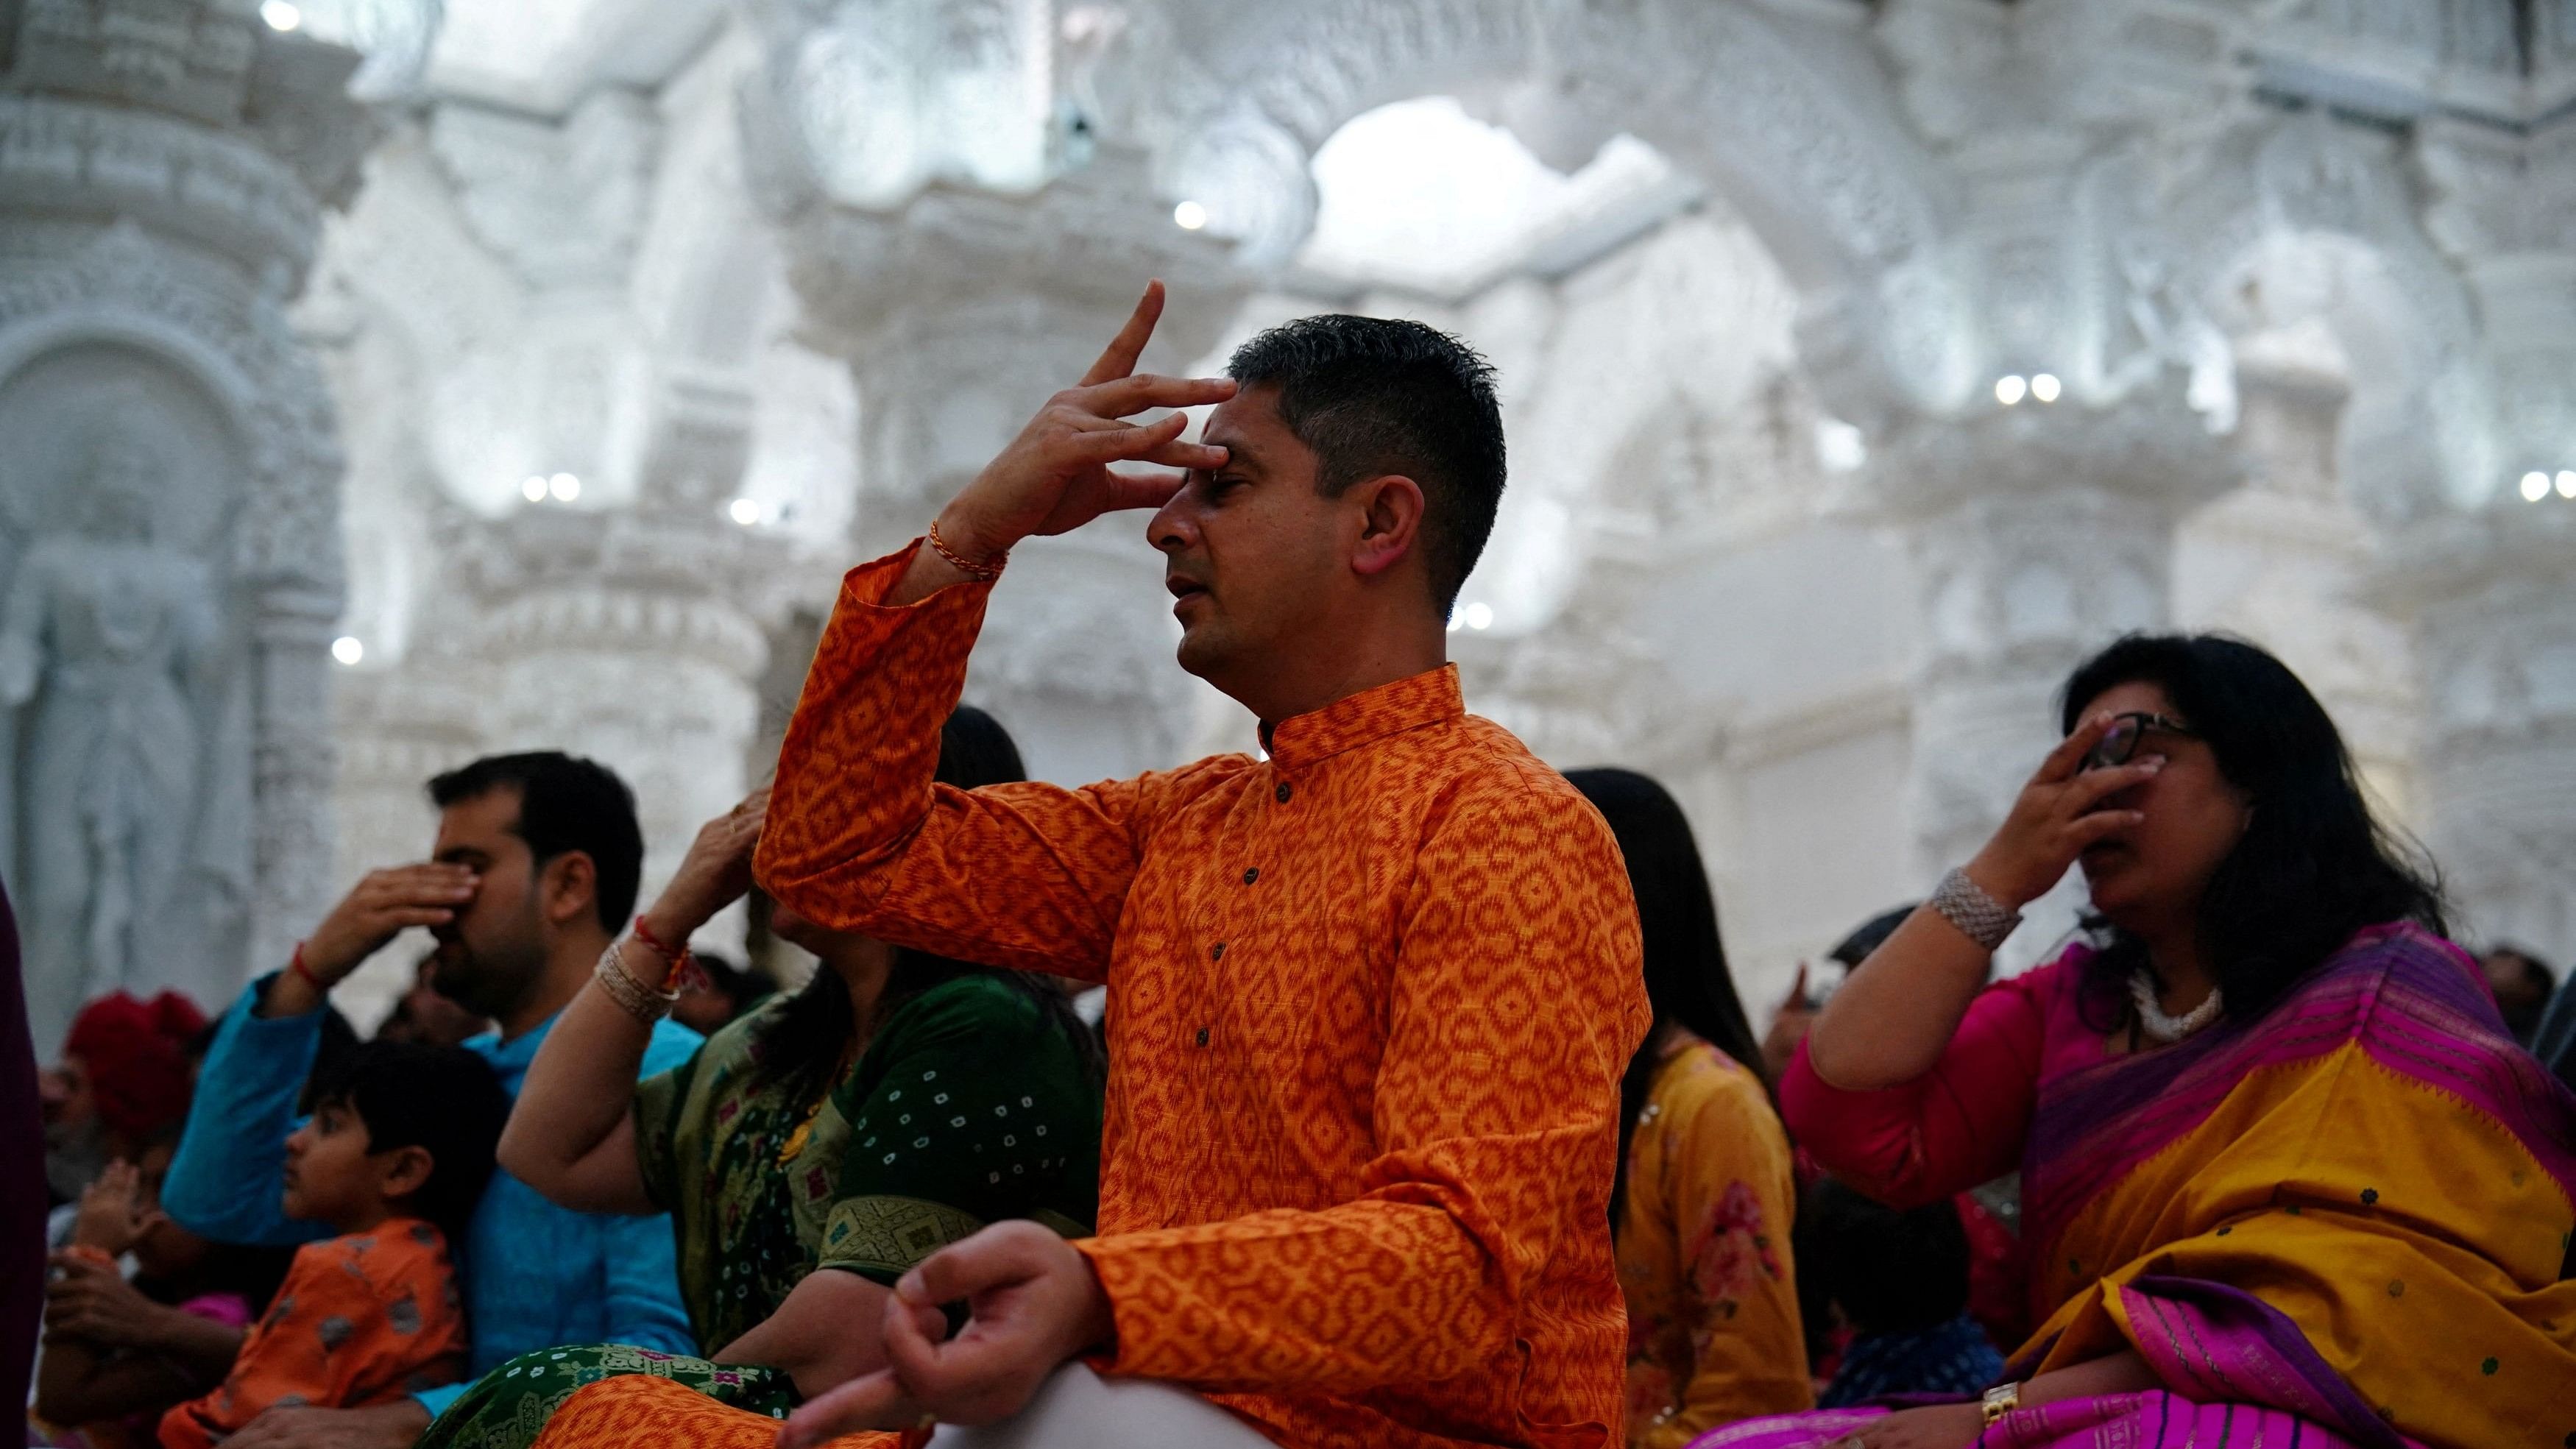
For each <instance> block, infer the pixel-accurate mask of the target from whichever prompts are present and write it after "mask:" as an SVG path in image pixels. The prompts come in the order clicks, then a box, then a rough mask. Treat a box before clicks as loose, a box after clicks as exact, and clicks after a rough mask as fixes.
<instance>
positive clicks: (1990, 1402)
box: [1979, 1384, 2021, 1426]
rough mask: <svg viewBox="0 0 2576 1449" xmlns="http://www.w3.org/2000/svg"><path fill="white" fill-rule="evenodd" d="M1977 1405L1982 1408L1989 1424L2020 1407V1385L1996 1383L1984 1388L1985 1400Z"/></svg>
mask: <svg viewBox="0 0 2576 1449" xmlns="http://www.w3.org/2000/svg"><path fill="white" fill-rule="evenodd" d="M1979 1407H1980V1408H1982V1409H1983V1410H1984V1412H1985V1415H1986V1423H1987V1424H1988V1425H1989V1426H1991V1425H1992V1424H1994V1422H1995V1421H1996V1420H1998V1419H2001V1418H2002V1417H2003V1416H2004V1415H2006V1414H2009V1413H2011V1412H2012V1411H2013V1410H2015V1409H2018V1408H2020V1407H2021V1385H2019V1384H1997V1385H1996V1386H1994V1387H1993V1388H1991V1389H1988V1390H1986V1398H1985V1402H1984V1403H1983V1404H1981V1405H1980V1406H1979Z"/></svg>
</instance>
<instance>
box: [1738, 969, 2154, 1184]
mask: <svg viewBox="0 0 2576 1449" xmlns="http://www.w3.org/2000/svg"><path fill="white" fill-rule="evenodd" d="M2091 954H2092V953H2091V952H2090V950H2088V949H2087V948H2085V947H2081V946H2079V947H2076V948H2074V949H2072V950H2070V951H2068V952H2066V954H2064V955H2062V956H2060V957H2058V958H2057V959H2056V960H2055V961H2052V962H2050V963H2049V964H2048V965H2045V966H2041V967H2038V968H2036V969H2034V970H2031V971H2027V972H2024V973H2023V974H2022V975H2019V976H2015V977H2011V978H2009V979H2007V980H2004V981H1999V982H1997V983H1995V984H1994V985H1992V986H1989V987H1987V988H1986V989H1985V990H1984V991H1982V992H1980V993H1978V995H1977V999H1976V1000H1974V1001H1972V1002H1970V1003H1969V1004H1968V1014H1967V1015H1966V1016H1965V1017H1964V1018H1962V1019H1961V1020H1960V1022H1959V1029H1958V1030H1957V1031H1956V1032H1954V1033H1952V1034H1951V1037H1950V1045H1949V1046H1948V1047H1946V1048H1944V1049H1943V1050H1942V1052H1941V1060H1940V1061H1938V1062H1936V1063H1934V1064H1933V1067H1932V1070H1930V1071H1928V1072H1925V1073H1924V1074H1923V1075H1922V1076H1920V1077H1917V1078H1915V1079H1914V1080H1913V1081H1910V1082H1907V1083H1904V1084H1903V1085H1901V1086H1895V1087H1886V1088H1882V1089H1880V1090H1878V1091H1874V1092H1851V1091H1845V1090H1844V1089H1842V1088H1840V1087H1836V1086H1833V1085H1831V1084H1829V1083H1827V1082H1826V1081H1825V1079H1824V1078H1822V1077H1819V1076H1817V1075H1816V1069H1815V1068H1814V1067H1812V1066H1810V1065H1808V1062H1807V1047H1806V1044H1805V1043H1804V1042H1801V1043H1799V1046H1798V1053H1797V1055H1796V1056H1795V1057H1794V1058H1792V1059H1791V1060H1790V1063H1789V1071H1788V1074H1787V1075H1786V1076H1785V1077H1783V1078H1782V1079H1781V1082H1780V1115H1781V1117H1782V1118H1784V1119H1785V1120H1786V1121H1787V1123H1788V1125H1789V1135H1790V1136H1791V1137H1792V1138H1793V1139H1795V1140H1796V1141H1797V1142H1798V1144H1799V1145H1800V1146H1802V1147H1804V1148H1806V1149H1807V1151H1808V1152H1809V1153H1810V1154H1811V1155H1813V1156H1814V1158H1815V1159H1816V1161H1818V1162H1819V1163H1822V1164H1823V1165H1824V1167H1825V1170H1826V1171H1828V1172H1831V1173H1832V1174H1833V1175H1834V1176H1836V1177H1838V1178H1841V1179H1842V1180H1843V1181H1845V1182H1848V1183H1850V1184H1851V1185H1852V1186H1854V1187H1857V1188H1859V1189H1860V1190H1861V1191H1863V1192H1866V1193H1868V1194H1869V1195H1870V1196H1872V1197H1874V1198H1877V1199H1878V1200H1880V1201H1881V1202H1884V1203H1886V1204H1888V1205H1889V1206H1891V1207H1896V1208H1914V1207H1921V1206H1924V1205H1926V1204H1928V1203H1936V1202H1939V1201H1941V1200H1943V1199H1944V1198H1948V1197H1951V1196H1953V1195H1955V1194H1957V1193H1961V1192H1965V1191H1966V1190H1967V1189H1969V1188H1972V1187H1975V1186H1976V1185H1977V1184H1979V1183H1982V1182H1990V1181H1992V1180H1994V1179H1995V1178H1998V1177H2001V1176H2003V1175H2004V1174H2005V1173H2007V1172H2011V1171H2013V1170H2014V1169H2016V1168H2018V1167H2020V1166H2021V1158H2022V1144H2023V1142H2024V1140H2025V1139H2026V1138H2027V1137H2028V1136H2029V1133H2030V1119H2031V1109H2032V1107H2033V1105H2034V1104H2035V1103H2036V1102H2037V1101H2038V1099H2039V1082H2040V1078H2041V1077H2042V1076H2043V1075H2048V1076H2054V1075H2056V1074H2057V1073H2058V1072H2060V1071H2063V1070H2065V1069H2066V1068H2067V1067H2068V1066H2070V1065H2073V1063H2072V1062H2071V1061H2070V1060H2068V1058H2069V1057H2070V1056H2073V1055H2075V1054H2078V1053H2084V1052H2086V1051H2087V1050H2088V1048H2089V1052H2090V1054H2091V1055H2092V1056H2093V1057H2096V1058H2098V1057H2099V1056H2100V1055H2101V1053H2102V1052H2103V1051H2104V1046H2103V1043H2102V1040H2101V1038H2100V1037H2099V1036H2098V1035H2096V1034H2094V1033H2091V1032H2087V1031H2085V1030H2083V1028H2082V1024H2081V1023H2080V1022H2078V1021H2077V1020H2076V1019H2075V1012H2074V1004H2075V1003H2074V997H2075V986H2076V979H2077V975H2078V969H2079V967H2080V965H2081V963H2082V962H2083V960H2084V959H2085V958H2086V957H2087V956H2089V955H2091ZM2052 1028H2053V1030H2052ZM2052 1036H2053V1037H2054V1040H2052Z"/></svg>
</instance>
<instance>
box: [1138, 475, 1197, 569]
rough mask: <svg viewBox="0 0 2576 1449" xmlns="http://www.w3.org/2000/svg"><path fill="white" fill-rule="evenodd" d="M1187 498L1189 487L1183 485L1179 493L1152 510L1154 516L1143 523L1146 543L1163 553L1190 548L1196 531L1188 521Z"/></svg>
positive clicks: (1188, 508)
mask: <svg viewBox="0 0 2576 1449" xmlns="http://www.w3.org/2000/svg"><path fill="white" fill-rule="evenodd" d="M1189 496H1190V490H1189V486H1188V485H1187V484H1184V485H1182V487H1181V491H1180V492H1178V493H1175V494H1173V495H1172V496H1171V498H1170V499H1168V500H1166V501H1165V502H1164V504H1163V506H1162V507H1160V508H1157V509H1155V510H1154V516H1153V517H1152V518H1150V519H1148V520H1146V523H1145V541H1146V542H1147V543H1149V544H1152V545H1153V546H1154V547H1155V548H1158V549H1160V550H1162V551H1163V552H1165V553H1179V552H1181V551H1182V550H1184V549H1187V548H1188V547H1189V546H1190V540H1191V538H1192V537H1193V536H1194V534H1195V531H1196V530H1195V527H1194V525H1193V524H1192V522H1191V520H1190V506H1189V503H1188V499H1189Z"/></svg>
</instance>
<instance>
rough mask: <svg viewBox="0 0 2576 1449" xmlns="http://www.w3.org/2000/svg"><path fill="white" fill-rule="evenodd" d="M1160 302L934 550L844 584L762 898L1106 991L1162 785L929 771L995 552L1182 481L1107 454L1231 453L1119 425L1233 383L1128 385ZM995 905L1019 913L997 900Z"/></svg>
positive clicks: (1218, 395) (1182, 459)
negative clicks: (951, 783)
mask: <svg viewBox="0 0 2576 1449" xmlns="http://www.w3.org/2000/svg"><path fill="white" fill-rule="evenodd" d="M1161 306H1162V291H1161V288H1160V286H1159V285H1157V286H1156V287H1155V288H1153V289H1152V290H1150V291H1148V293H1147V294H1146V299H1145V302H1144V303H1143V304H1141V305H1140V306H1139V307H1138V309H1137V313H1136V316H1135V317H1134V318H1132V319H1130V321H1129V323H1128V326H1127V330H1126V331H1125V332H1122V333H1121V334H1120V335H1119V338H1118V340H1117V341H1115V342H1113V343H1112V344H1111V345H1110V348H1109V351H1108V352H1106V353H1104V354H1103V355H1102V357H1101V359H1100V361H1099V363H1097V364H1095V365H1094V367H1093V369H1092V372H1091V373H1090V374H1089V375H1088V376H1087V377H1086V378H1085V380H1084V383H1083V385H1081V386H1078V387H1074V388H1071V389H1068V390H1067V391H1065V392H1062V393H1058V394H1057V395H1056V396H1055V397H1054V398H1053V399H1052V400H1050V401H1049V402H1048V404H1047V406H1046V407H1045V408H1044V409H1043V410H1041V411H1040V412H1039V414H1038V415H1037V417H1036V418H1034V419H1032V420H1031V421H1030V423H1029V425H1028V427H1027V428H1026V429H1024V430H1023V431H1022V432H1021V434H1020V436H1019V437H1018V438H1017V439H1016V440H1014V441H1013V442H1012V444H1011V445H1010V446H1009V447H1008V448H1006V449H1004V450H1003V452H1002V454H1001V456H999V457H997V458H995V459H994V460H993V462H992V464H991V465H990V466H988V467H986V468H985V469H984V471H983V472H982V473H980V474H978V475H977V476H976V478H975V480H974V481H973V482H972V483H970V484H968V485H967V487H966V488H965V490H964V491H962V492H961V493H959V494H958V496H957V498H956V499H955V500H954V501H953V502H951V503H950V504H949V505H948V507H947V508H946V510H944V511H943V512H942V513H941V514H940V516H939V519H938V521H937V522H936V523H935V524H934V525H933V526H932V531H931V536H930V539H929V540H927V546H925V545H921V544H916V545H915V546H914V547H912V548H910V549H907V550H905V551H903V552H900V553H897V554H895V555H893V556H891V557H889V558H886V559H882V560H879V561H878V562H876V563H872V564H868V565H865V566H862V567H860V568H858V569H855V570H853V571H852V572H851V573H850V575H849V578H848V580H847V582H846V583H845V585H844V587H843V589H842V594H841V600H840V603H839V605H838V607H836V608H835V609H834V610H833V614H832V621H831V624H830V625H829V626H828V627H827V628H826V629H825V630H824V634H823V641H822V645H821V647H820V648H819V649H818V650H817V651H816V653H815V657H814V665H813V668H812V670H811V671H810V672H809V673H808V674H807V676H806V680H805V692H804V695H803V696H802V697H801V698H800V699H799V700H798V701H797V705H796V713H795V715H794V717H793V718H792V719H791V720H790V721H789V723H788V727H787V738H786V741H785V743H784V745H783V746H782V747H781V749H780V751H779V760H778V778H777V783H776V786H775V790H774V793H773V794H772V796H771V808H770V814H769V824H768V826H767V828H766V830H765V831H764V832H763V835H762V837H761V842H760V850H759V854H758V856H757V858H756V861H755V866H756V873H757V875H758V876H759V879H760V883H761V885H762V887H763V888H765V889H766V890H768V891H769V893H770V894H771V895H773V896H775V897H777V898H778V899H779V900H780V901H781V902H783V903H785V904H786V905H788V906H789V907H791V908H792V909H794V910H795V911H796V912H797V913H798V914H800V915H803V916H805V917H807V918H808V919H811V920H813V921H815V922H817V923H819V924H821V925H824V926H827V927H830V928H832V929H834V930H844V931H858V932H862V933H865V934H867V935H870V936H874V937H877V938H878V939H881V940H886V941H892V942H894V943H895V944H897V945H903V946H913V947H918V948H920V949H924V950H929V951H934V952H937V953H939V954H942V955H947V956H955V957H962V958H965V959H968V960H975V961H982V962H987V963H990V964H994V965H1006V966H1016V967H1021V968H1023V969H1028V970H1040V971H1056V972H1066V973H1070V974H1075V975H1083V976H1089V977H1092V978H1094V979H1097V978H1098V977H1099V976H1100V975H1101V974H1102V973H1104V972H1105V971H1106V970H1107V966H1108V959H1109V945H1110V941H1111V938H1112V937H1113V936H1114V935H1115V933H1116V929H1117V923H1118V914H1119V911H1120V909H1121V907H1122V905H1123V903H1124V901H1125V899H1126V891H1127V882H1128V880H1129V878H1130V877H1131V876H1132V874H1133V872H1134V869H1135V865H1136V861H1137V859H1138V857H1139V854H1140V852H1141V845H1140V837H1139V834H1138V826H1139V820H1140V812H1145V811H1150V810H1151V809H1153V808H1155V807H1156V804H1157V802H1158V801H1160V800H1163V799H1167V798H1168V794H1167V786H1168V782H1167V781H1161V780H1157V779H1155V778H1153V777H1148V779H1146V780H1144V781H1138V782H1128V783H1124V784H1116V785H1105V786H1095V787H1093V788H1091V789H1087V790H1079V791H1066V790H1059V789H1054V788H1051V787H1048V786H1044V785H1036V784H1027V785H1008V786H1001V787H996V788H992V789H986V790H979V791H973V792H967V791H959V790H950V789H946V788H944V787H938V786H935V785H934V784H933V783H932V774H933V772H934V771H935V770H936V768H937V766H938V761H939V728H940V725H941V724H942V723H943V722H945V721H946V719H947V718H948V715H949V712H950V711H951V710H952V709H954V708H955V707H956V703H957V697H958V694H959V692H960V690H962V689H963V687H964V684H965V677H966V656H967V652H968V651H969V649H971V648H972V647H973V644H974V640H975V633H976V630H977V628H978V627H979V626H980V624H981V623H982V620H983V611H984V600H985V598H986V596H987V594H988V593H989V591H990V588H991V582H992V579H993V578H994V577H995V576H996V574H998V572H999V564H1000V560H1001V557H1002V555H1003V554H1004V553H1006V552H1008V551H1009V549H1010V548H1011V547H1012V545H1014V544H1016V543H1018V542H1019V541H1020V540H1021V539H1024V538H1029V537H1034V536H1038V535H1043V534H1054V533H1062V532H1065V531H1066V530H1068V529H1072V528H1077V527H1079V526H1081V525H1082V524H1084V523H1088V522H1090V521H1091V520H1092V519H1094V518H1096V517H1099V516H1100V515H1101V514H1103V513H1107V512H1110V511H1113V510H1116V509H1123V508H1142V507H1153V506H1157V505H1159V504H1161V503H1162V502H1163V501H1164V500H1165V499H1167V498H1169V497H1170V496H1171V493H1172V491H1173V489H1174V488H1175V487H1177V486H1178V479H1177V476H1176V475H1163V476H1161V477H1159V478H1156V477H1143V476H1131V475H1127V474H1122V473H1116V472H1112V471H1111V470H1110V467H1109V465H1110V464H1111V463H1114V462H1122V461H1135V462H1154V463H1161V464H1164V465H1167V466H1176V467H1207V466H1211V465H1213V464H1215V463H1221V462H1222V461H1223V460H1224V456H1225V452H1224V450H1223V449H1221V448H1209V447H1203V446H1200V445H1197V444H1191V443H1182V442H1179V441H1177V439H1178V437H1179V435H1180V431H1181V429H1182V428H1183V427H1184V426H1186V423H1187V419H1186V417H1185V416H1184V415H1183V414H1180V413H1173V414H1171V415H1169V416H1167V417H1164V418H1162V419H1161V420H1159V421H1156V422H1153V423H1150V424H1144V425H1131V424H1128V423H1124V422H1121V421H1119V419H1121V418H1122V417H1124V416H1127V415H1129V414H1132V413H1137V412H1142V411H1145V410H1148V409H1152V408H1158V407H1170V408H1179V407H1187V406H1191V405H1194V404H1198V403H1206V402H1217V401H1221V400H1222V399H1224V398H1226V397H1228V396H1231V395H1232V393H1233V390H1234V385H1233V384H1232V383H1231V382H1227V381H1224V380H1222V379H1217V380H1202V381H1189V380H1184V379H1176V378H1164V377H1152V376H1131V375H1129V374H1130V372H1131V370H1132V368H1133V367H1134V364H1135V360H1136V356H1137V354H1138V353H1139V352H1140V351H1142V349H1143V347H1144V345H1145V339H1146V338H1147V337H1148V336H1150V335H1151V333H1152V331H1153V321H1154V317H1155V316H1156V315H1157V314H1159V312H1160V310H1161ZM961 562H962V563H963V564H964V565H965V566H964V567H961V566H960V563H961ZM1003 893H1007V895H1008V897H1009V900H1010V909H1009V910H1007V911H1005V910H996V909H993V902H994V900H995V899H996V897H997V896H998V895H1000V894H1003Z"/></svg>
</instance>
